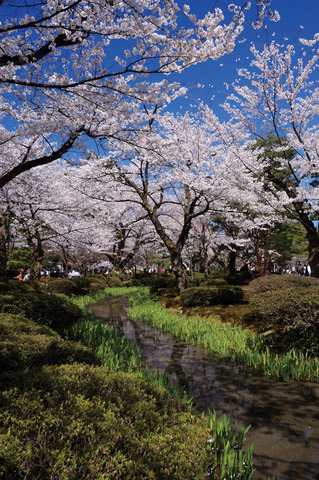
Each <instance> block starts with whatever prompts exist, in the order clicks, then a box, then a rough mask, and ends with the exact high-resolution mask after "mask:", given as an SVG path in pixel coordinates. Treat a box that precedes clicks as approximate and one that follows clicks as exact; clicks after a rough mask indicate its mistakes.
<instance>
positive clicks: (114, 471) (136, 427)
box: [0, 365, 207, 480]
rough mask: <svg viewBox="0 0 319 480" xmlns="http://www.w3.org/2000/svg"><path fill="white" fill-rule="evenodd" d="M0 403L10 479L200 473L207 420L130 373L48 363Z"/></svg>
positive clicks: (4, 471) (1, 471) (4, 469)
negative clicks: (26, 387) (27, 386)
mask: <svg viewBox="0 0 319 480" xmlns="http://www.w3.org/2000/svg"><path fill="white" fill-rule="evenodd" d="M1 411H2V422H1V423H2V428H1V430H2V435H1V440H0V444H1V449H0V451H1V454H0V455H1V462H0V463H1V465H2V466H1V467H0V476H1V478H6V479H7V480H9V479H10V480H13V479H14V480H17V479H22V478H23V479H35V478H51V479H53V478H61V479H62V478H68V479H74V480H75V479H76V480H78V479H85V478H90V479H94V478H102V476H103V477H107V478H109V479H123V480H124V479H128V478H150V479H151V478H154V479H155V478H162V479H181V478H183V479H189V480H194V479H198V480H199V479H202V478H203V476H204V475H205V468H207V464H206V462H207V450H206V445H207V427H206V426H205V424H206V421H205V420H204V419H203V418H200V417H198V416H195V415H194V413H193V412H191V411H189V410H188V408H187V406H186V405H185V404H183V403H182V402H181V401H178V400H176V399H175V400H172V398H171V397H170V395H169V394H168V392H167V391H166V390H164V389H159V388H155V387H152V386H151V385H150V384H149V383H148V382H146V381H143V380H141V379H138V378H137V377H135V376H134V375H132V374H124V373H119V372H112V371H107V370H106V369H104V368H101V367H90V366H88V365H73V366H71V365H64V366H61V367H49V366H47V367H44V368H43V371H42V373H40V374H39V375H38V376H37V377H36V378H35V380H34V382H33V385H32V389H29V390H28V391H25V392H18V391H17V390H16V389H11V390H8V391H6V392H5V393H4V394H3V395H2V398H1ZM194 438H196V445H195V444H194Z"/></svg>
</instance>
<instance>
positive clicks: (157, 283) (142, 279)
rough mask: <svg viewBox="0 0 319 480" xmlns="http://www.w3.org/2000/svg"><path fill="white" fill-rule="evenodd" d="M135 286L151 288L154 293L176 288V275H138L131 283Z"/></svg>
mask: <svg viewBox="0 0 319 480" xmlns="http://www.w3.org/2000/svg"><path fill="white" fill-rule="evenodd" d="M131 284H132V285H134V286H142V285H143V286H146V287H150V290H151V291H152V293H158V292H159V291H160V290H161V291H162V292H164V290H171V289H175V288H176V278H175V275H172V274H169V273H137V274H136V275H135V276H134V278H133V279H132V281H131Z"/></svg>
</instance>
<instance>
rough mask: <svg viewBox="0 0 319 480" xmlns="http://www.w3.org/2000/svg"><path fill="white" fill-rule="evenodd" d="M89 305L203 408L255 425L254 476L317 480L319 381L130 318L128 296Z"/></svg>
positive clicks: (263, 479)
mask: <svg viewBox="0 0 319 480" xmlns="http://www.w3.org/2000/svg"><path fill="white" fill-rule="evenodd" d="M91 309H92V310H93V311H94V312H95V314H96V315H97V316H98V317H99V318H101V319H103V320H104V321H105V322H106V323H107V324H109V325H113V326H114V327H115V328H116V330H117V331H118V332H119V333H120V334H121V335H124V336H125V337H126V338H127V339H128V340H130V341H131V342H132V343H133V344H134V345H139V347H140V348H141V350H142V352H143V364H144V365H148V366H149V367H150V368H152V369H157V370H159V371H160V372H161V373H163V374H165V375H166V376H167V377H169V378H170V379H171V380H172V381H175V382H177V383H178V384H180V385H182V386H184V387H185V388H187V389H188V390H190V391H192V392H193V395H194V399H195V405H196V407H197V408H198V409H199V410H200V411H204V412H207V411H208V410H209V409H211V410H212V409H215V410H216V412H217V413H221V412H225V413H226V414H227V416H228V417H229V418H231V419H232V421H234V422H237V424H238V426H247V425H251V429H250V431H249V432H248V434H247V437H246V438H247V444H249V443H253V444H254V456H253V460H254V467H255V470H256V471H255V473H254V476H253V479H254V480H267V478H268V476H269V477H270V478H271V480H274V479H275V478H276V477H277V478H278V480H319V384H317V383H311V382H294V381H289V382H284V381H281V380H277V379H275V378H272V377H267V376H262V375H256V374H254V373H253V372H252V371H251V370H250V369H249V370H248V369H244V368H243V367H239V366H236V365H234V364H232V363H230V362H226V361H225V360H221V359H220V358H218V357H216V356H215V355H213V354H212V353H211V352H209V351H208V350H206V349H204V348H201V347H198V346H194V345H191V344H187V343H185V342H183V341H179V340H176V339H174V338H173V337H172V336H170V335H167V334H163V333H161V332H159V331H157V330H154V329H153V328H152V327H149V326H147V325H144V324H142V323H139V322H135V321H131V320H130V319H128V317H127V311H128V300H127V299H126V298H124V297H113V298H110V299H107V300H106V301H105V302H104V303H103V304H100V305H94V306H93V307H91Z"/></svg>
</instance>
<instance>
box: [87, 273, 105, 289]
mask: <svg viewBox="0 0 319 480" xmlns="http://www.w3.org/2000/svg"><path fill="white" fill-rule="evenodd" d="M86 278H88V279H89V280H90V282H93V283H100V284H101V285H104V287H105V286H106V285H107V282H106V276H105V275H101V274H99V273H92V275H88V276H87V277H86Z"/></svg>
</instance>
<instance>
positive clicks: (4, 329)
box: [0, 313, 99, 375]
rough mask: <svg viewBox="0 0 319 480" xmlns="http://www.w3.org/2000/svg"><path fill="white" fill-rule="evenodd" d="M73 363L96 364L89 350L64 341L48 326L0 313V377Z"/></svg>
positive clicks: (95, 359)
mask: <svg viewBox="0 0 319 480" xmlns="http://www.w3.org/2000/svg"><path fill="white" fill-rule="evenodd" d="M74 362H86V363H91V364H92V363H95V364H98V363H99V361H98V360H97V358H96V356H95V355H94V354H93V353H92V351H91V350H89V349H87V348H86V347H83V346H82V345H80V344H78V343H75V342H70V341H67V340H63V339H62V338H61V337H60V335H58V334H57V333H56V332H54V331H53V330H52V329H51V328H49V327H47V326H44V325H38V324H36V323H34V322H33V321H32V320H29V319H26V318H25V317H22V316H19V315H10V314H5V313H1V314H0V365H1V367H2V368H1V370H2V371H1V372H0V375H1V373H5V374H7V373H10V372H14V371H17V370H24V369H30V368H33V367H40V366H41V365H45V364H54V365H61V364H63V363H74Z"/></svg>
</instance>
